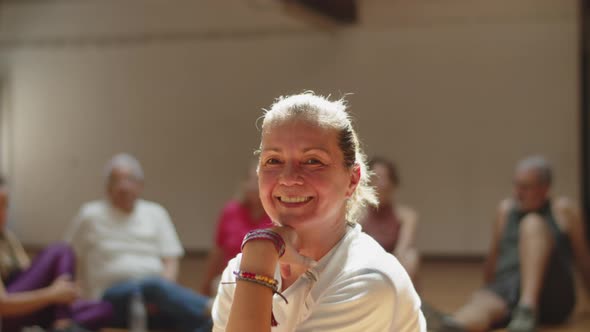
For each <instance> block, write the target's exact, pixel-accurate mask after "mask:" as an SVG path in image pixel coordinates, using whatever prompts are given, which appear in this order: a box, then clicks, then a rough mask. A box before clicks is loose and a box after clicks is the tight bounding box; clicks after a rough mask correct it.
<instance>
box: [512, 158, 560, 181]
mask: <svg viewBox="0 0 590 332" xmlns="http://www.w3.org/2000/svg"><path fill="white" fill-rule="evenodd" d="M531 169H532V170H535V171H536V172H537V174H538V175H539V181H541V182H542V183H543V184H546V185H551V182H552V181H553V170H552V168H551V164H550V163H549V161H547V159H545V157H543V156H529V157H526V158H524V159H522V160H521V161H519V162H518V164H517V165H516V170H517V171H527V170H531Z"/></svg>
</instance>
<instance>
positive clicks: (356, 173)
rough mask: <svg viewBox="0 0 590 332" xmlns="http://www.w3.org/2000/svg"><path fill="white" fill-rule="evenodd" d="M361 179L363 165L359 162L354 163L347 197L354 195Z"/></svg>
mask: <svg viewBox="0 0 590 332" xmlns="http://www.w3.org/2000/svg"><path fill="white" fill-rule="evenodd" d="M360 181H361V166H360V165H359V164H354V166H352V170H351V172H350V183H349V185H348V190H347V191H346V197H350V196H352V194H353V193H354V190H355V189H356V187H357V186H358V184H359V182H360Z"/></svg>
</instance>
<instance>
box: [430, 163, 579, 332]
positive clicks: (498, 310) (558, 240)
mask: <svg viewBox="0 0 590 332" xmlns="http://www.w3.org/2000/svg"><path fill="white" fill-rule="evenodd" d="M551 184H552V170H551V167H550V165H549V163H548V162H547V161H546V160H545V159H544V158H543V157H539V156H533V157H528V158H526V159H523V160H522V161H520V162H519V163H518V165H517V167H516V170H515V173H514V183H513V195H512V197H511V198H509V199H506V200H504V201H502V202H500V204H499V206H498V209H497V216H496V219H495V222H494V227H493V237H492V242H491V247H490V250H489V252H488V256H487V259H486V264H485V270H484V281H485V285H486V286H485V287H484V288H482V289H480V290H478V291H476V292H475V293H474V294H473V296H472V298H471V299H470V301H469V302H468V303H466V304H465V305H464V306H463V307H462V308H460V309H459V310H458V311H457V312H456V313H454V314H453V315H448V316H447V315H440V314H436V313H431V314H429V315H427V316H429V317H430V319H429V321H428V325H429V330H432V331H486V330H490V329H492V328H502V327H507V330H508V331H509V332H530V331H535V330H536V328H537V325H538V324H559V323H562V322H564V321H565V320H566V319H567V318H568V316H569V315H570V313H571V312H572V310H573V308H574V305H575V291H574V289H575V287H574V279H573V276H572V273H573V271H572V267H573V263H574V261H575V263H576V265H577V267H578V269H579V271H580V274H581V276H582V280H583V282H584V284H585V286H586V290H588V293H589V294H590V251H589V250H588V243H587V241H586V238H585V234H586V232H585V229H584V224H583V222H582V220H581V219H580V217H579V215H578V212H577V210H576V209H575V208H574V207H573V205H572V203H571V202H570V201H569V200H568V199H566V198H559V199H551V196H550V189H551ZM427 319H428V318H427Z"/></svg>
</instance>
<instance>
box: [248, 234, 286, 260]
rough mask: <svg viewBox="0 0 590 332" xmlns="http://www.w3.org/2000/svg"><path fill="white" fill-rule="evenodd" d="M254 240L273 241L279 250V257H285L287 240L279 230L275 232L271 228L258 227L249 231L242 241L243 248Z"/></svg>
mask: <svg viewBox="0 0 590 332" xmlns="http://www.w3.org/2000/svg"><path fill="white" fill-rule="evenodd" d="M252 240H268V241H271V242H272V243H273V244H274V246H275V249H277V252H278V253H279V258H280V257H283V255H284V254H285V241H284V240H283V237H282V236H281V235H279V234H278V233H277V232H273V231H271V230H270V229H256V230H253V231H250V232H248V234H246V236H245V237H244V240H243V241H242V248H241V249H242V250H243V249H244V246H245V245H246V243H248V241H252Z"/></svg>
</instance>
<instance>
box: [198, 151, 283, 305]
mask: <svg viewBox="0 0 590 332" xmlns="http://www.w3.org/2000/svg"><path fill="white" fill-rule="evenodd" d="M257 166H258V163H255V164H253V165H251V166H250V169H249V171H248V178H247V179H246V180H245V181H244V182H243V183H242V186H241V188H240V189H241V198H240V199H239V200H231V201H229V202H228V203H227V204H226V205H225V206H224V207H223V209H222V211H221V215H220V217H219V221H218V223H217V230H216V232H215V246H214V247H213V249H212V250H211V251H210V252H209V257H208V259H207V266H206V272H205V278H204V280H203V282H202V283H201V287H200V292H201V294H204V295H207V296H214V295H215V293H216V291H217V286H218V284H219V276H220V275H221V272H223V269H224V268H225V267H226V266H227V263H228V262H229V260H230V259H232V258H234V257H235V256H236V255H237V254H239V253H240V252H241V245H242V240H243V239H244V236H245V235H246V233H248V232H249V231H251V230H255V229H259V228H268V227H270V226H272V221H271V220H270V218H269V217H268V215H266V212H264V208H263V207H262V203H261V202H260V197H259V192H258V175H257V174H256V167H257Z"/></svg>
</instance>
